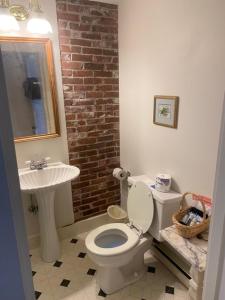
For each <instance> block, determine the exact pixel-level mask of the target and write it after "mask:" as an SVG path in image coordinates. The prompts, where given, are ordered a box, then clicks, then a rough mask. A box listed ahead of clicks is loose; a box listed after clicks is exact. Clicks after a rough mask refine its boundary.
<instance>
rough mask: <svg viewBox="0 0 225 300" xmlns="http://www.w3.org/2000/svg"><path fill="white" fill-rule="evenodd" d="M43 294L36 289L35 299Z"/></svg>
mask: <svg viewBox="0 0 225 300" xmlns="http://www.w3.org/2000/svg"><path fill="white" fill-rule="evenodd" d="M40 296H41V292H38V291H35V299H38V298H39V297H40Z"/></svg>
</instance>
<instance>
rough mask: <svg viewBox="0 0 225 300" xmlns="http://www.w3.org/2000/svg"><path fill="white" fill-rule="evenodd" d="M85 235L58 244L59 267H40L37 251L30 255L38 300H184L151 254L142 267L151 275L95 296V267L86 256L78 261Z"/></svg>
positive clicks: (183, 294)
mask: <svg viewBox="0 0 225 300" xmlns="http://www.w3.org/2000/svg"><path fill="white" fill-rule="evenodd" d="M86 235H87V233H85V234H81V235H78V236H77V237H73V238H74V239H77V242H76V243H71V240H72V238H71V239H66V240H64V241H62V243H61V247H62V255H61V257H60V259H59V261H60V262H62V265H61V266H60V267H55V266H53V264H54V263H44V262H43V261H42V259H41V258H40V250H39V249H34V250H32V251H31V252H30V254H31V255H32V256H31V265H32V270H33V271H34V272H36V273H35V274H34V276H33V281H34V287H35V290H36V291H38V292H40V293H41V295H40V297H39V298H38V300H104V299H106V300H141V299H145V300H181V299H182V300H187V289H186V288H185V287H184V286H183V285H182V284H181V283H180V282H179V281H178V280H177V279H176V278H175V277H174V276H173V275H172V274H171V273H170V271H168V270H167V269H166V268H165V267H164V266H163V265H162V264H161V263H160V262H159V261H158V260H157V259H156V258H155V257H153V256H152V254H151V251H147V253H146V254H145V263H146V265H147V266H151V270H149V271H151V272H147V271H146V273H145V274H144V276H143V277H142V279H141V280H139V281H138V282H136V283H134V284H132V285H129V286H127V287H125V288H124V289H122V290H120V291H118V292H117V293H114V294H112V295H107V296H106V297H103V296H99V291H100V288H99V286H98V283H97V282H96V274H97V267H96V266H95V264H94V263H93V262H92V261H91V260H90V259H89V257H88V256H87V255H86V256H85V257H84V258H79V257H78V255H79V254H80V253H86V249H85V243H84V241H85V237H86ZM154 268H155V269H154ZM89 269H93V270H96V273H95V274H94V275H93V276H92V275H88V274H87V272H88V270H89ZM154 271H155V272H154ZM63 280H68V281H69V284H68V286H67V287H64V286H62V285H61V284H62V282H63ZM64 283H65V282H64ZM67 283H68V282H67ZM166 285H167V286H170V287H173V288H174V295H172V294H167V293H165V287H166Z"/></svg>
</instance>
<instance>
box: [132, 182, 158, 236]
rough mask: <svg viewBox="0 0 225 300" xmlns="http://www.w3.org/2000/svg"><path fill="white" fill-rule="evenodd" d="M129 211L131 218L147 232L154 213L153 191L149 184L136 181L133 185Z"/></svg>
mask: <svg viewBox="0 0 225 300" xmlns="http://www.w3.org/2000/svg"><path fill="white" fill-rule="evenodd" d="M127 212H128V216H129V220H130V221H131V222H133V224H134V225H135V226H136V227H137V228H139V229H141V230H142V232H143V233H146V232H147V231H148V229H149V227H150V226H151V224H152V220H153V215H154V203H153V197H152V192H151V190H150V188H149V187H148V186H147V184H145V183H143V182H136V183H134V184H133V185H132V187H131V189H130V191H129V195H128V201H127Z"/></svg>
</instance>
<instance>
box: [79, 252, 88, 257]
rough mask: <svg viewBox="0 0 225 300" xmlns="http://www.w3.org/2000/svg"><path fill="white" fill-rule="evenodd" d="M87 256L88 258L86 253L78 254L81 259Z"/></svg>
mask: <svg viewBox="0 0 225 300" xmlns="http://www.w3.org/2000/svg"><path fill="white" fill-rule="evenodd" d="M85 256H86V253H84V252H80V253H79V254H78V257H80V258H85Z"/></svg>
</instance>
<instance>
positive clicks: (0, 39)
mask: <svg viewBox="0 0 225 300" xmlns="http://www.w3.org/2000/svg"><path fill="white" fill-rule="evenodd" d="M4 42H8V43H36V44H43V45H44V49H45V54H46V59H47V69H48V76H49V81H50V82H49V83H50V88H51V96H52V107H53V114H54V122H55V132H54V133H47V134H39V135H29V136H21V137H16V138H14V142H15V143H21V142H28V141H34V140H41V139H49V138H56V137H60V123H59V111H58V101H57V100H58V96H57V87H56V78H55V66H54V59H53V50H52V42H51V40H50V39H48V38H32V37H8V36H0V43H4Z"/></svg>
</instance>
